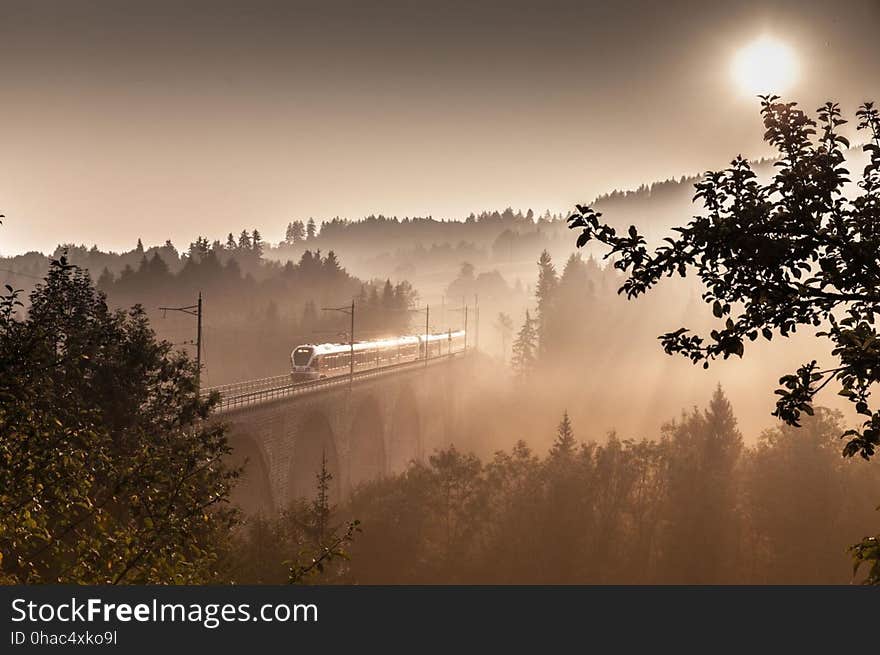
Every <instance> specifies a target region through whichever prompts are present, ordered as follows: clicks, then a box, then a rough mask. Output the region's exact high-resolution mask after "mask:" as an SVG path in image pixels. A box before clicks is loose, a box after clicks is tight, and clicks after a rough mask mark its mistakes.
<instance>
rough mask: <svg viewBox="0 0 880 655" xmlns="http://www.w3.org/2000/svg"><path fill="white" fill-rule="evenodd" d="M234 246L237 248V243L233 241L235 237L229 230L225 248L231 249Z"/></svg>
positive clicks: (233, 248)
mask: <svg viewBox="0 0 880 655" xmlns="http://www.w3.org/2000/svg"><path fill="white" fill-rule="evenodd" d="M236 248H238V244H236V243H235V237H234V236H232V232H230V233H229V235H228V236H227V237H226V249H227V250H230V251H232V250H235V249H236Z"/></svg>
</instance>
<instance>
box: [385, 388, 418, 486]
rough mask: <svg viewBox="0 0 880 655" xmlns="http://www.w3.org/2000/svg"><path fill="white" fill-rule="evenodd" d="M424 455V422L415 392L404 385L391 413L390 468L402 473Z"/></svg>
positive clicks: (389, 437)
mask: <svg viewBox="0 0 880 655" xmlns="http://www.w3.org/2000/svg"><path fill="white" fill-rule="evenodd" d="M421 457H422V422H421V415H420V412H419V406H418V402H417V401H416V397H415V394H414V393H413V392H412V389H411V388H410V387H408V386H404V387H403V388H402V389H401V391H400V395H399V397H398V399H397V403H396V404H395V405H394V411H393V412H392V414H391V429H390V431H389V433H388V470H389V471H390V472H391V473H400V472H401V471H403V470H404V469H406V467H407V466H409V463H410V462H411V461H413V460H420V459H421Z"/></svg>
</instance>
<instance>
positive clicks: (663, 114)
mask: <svg viewBox="0 0 880 655" xmlns="http://www.w3.org/2000/svg"><path fill="white" fill-rule="evenodd" d="M764 34H772V35H773V36H775V38H777V39H779V40H781V41H783V42H785V43H786V44H787V45H788V46H789V47H790V48H792V49H793V50H794V51H795V52H796V53H797V58H798V62H799V66H800V69H801V71H800V80H799V82H798V83H797V84H796V85H795V86H794V87H793V88H792V89H791V90H790V91H789V92H788V93H787V94H786V95H787V96H788V97H792V98H794V99H798V100H800V101H801V102H802V103H803V104H805V105H806V106H808V107H809V108H813V107H814V106H816V105H818V104H819V103H820V101H822V100H824V99H825V98H834V99H837V100H839V101H841V102H842V103H844V105H845V109H846V110H847V111H848V112H850V113H852V111H854V109H855V106H856V104H857V103H858V102H859V101H861V100H863V99H866V98H874V99H877V100H878V101H880V68H878V62H880V37H878V34H880V0H860V1H836V2H827V1H826V2H816V3H812V2H806V1H801V2H786V3H773V2H767V1H764V2H734V1H731V0H727V1H724V2H714V1H713V0H703V1H702V2H660V1H656V2H654V1H652V2H621V1H615V2H604V3H592V2H585V1H581V2H549V1H541V2H536V1H535V0H530V1H529V2H512V1H507V2H480V1H478V0H471V1H470V2H457V1H453V0H442V1H435V2H390V1H385V2H375V3H371V2H367V1H365V0H360V1H355V2H333V1H328V0H323V1H320V2H314V3H303V2H258V1H255V0H250V1H248V2H244V1H241V2H224V1H220V0H214V1H212V2H204V3H202V2H184V1H181V0H176V1H174V2H164V1H159V0H149V1H147V0H142V1H141V2H122V1H120V0H114V1H106V2H97V1H94V2H89V1H85V0H82V1H76V0H61V1H58V2H41V1H39V0H24V1H22V2H11V1H8V0H0V212H2V213H5V214H6V216H7V218H6V221H5V225H4V226H3V227H0V253H3V254H11V253H14V252H21V251H23V250H27V249H41V250H48V249H51V248H53V247H54V245H55V244H56V243H58V242H62V241H74V242H77V243H86V244H89V245H91V244H92V243H97V244H98V245H99V246H101V247H103V248H114V249H121V248H130V247H132V245H133V244H134V241H135V240H136V239H137V237H139V236H140V237H142V238H143V239H144V242H145V243H146V244H151V243H156V242H163V241H164V240H165V239H166V238H171V239H172V240H174V241H175V242H176V243H178V245H185V244H187V243H189V241H191V240H193V239H194V237H195V236H196V235H198V234H206V235H208V236H209V237H212V238H213V237H221V236H222V235H224V234H226V233H227V232H229V231H233V232H236V233H238V232H239V231H240V230H241V229H242V228H243V227H245V226H247V227H253V226H256V227H258V228H260V229H261V231H263V233H264V235H265V236H266V237H267V238H268V239H269V240H278V239H280V238H281V237H282V236H283V229H284V225H286V223H287V221H288V220H291V219H293V218H307V217H308V216H314V217H315V218H316V219H319V220H320V219H322V218H331V217H333V216H335V215H340V216H347V217H359V216H362V215H366V214H370V213H384V214H386V215H399V216H404V215H427V214H431V215H433V216H435V217H438V218H439V217H444V218H459V217H462V216H464V215H466V214H467V213H469V212H471V211H480V210H482V209H496V208H497V209H503V208H504V207H506V206H508V205H510V206H513V207H515V208H523V209H525V208H527V207H532V208H534V209H536V210H538V211H540V210H543V209H545V208H549V209H551V210H567V209H568V208H569V207H570V206H571V205H572V204H573V203H574V202H577V201H583V200H588V199H590V198H592V197H593V196H594V195H595V194H597V193H600V192H603V191H606V190H609V189H611V188H613V187H631V186H637V185H638V184H640V183H641V182H644V181H650V180H654V179H659V178H666V177H669V176H677V175H681V174H683V173H690V172H697V171H701V170H704V169H706V168H710V167H718V166H721V165H723V164H724V163H725V162H726V161H727V160H728V159H729V158H730V157H732V156H733V155H735V154H737V153H738V152H744V153H745V154H747V155H753V156H758V155H761V154H764V153H765V151H764V150H763V148H762V146H761V143H760V134H761V129H760V124H759V122H758V117H757V113H756V109H757V101H756V100H754V99H752V98H748V97H746V95H745V94H744V93H743V92H742V90H741V89H740V88H738V87H737V86H736V85H735V84H734V83H733V81H732V78H731V74H730V66H731V60H732V59H733V57H734V55H735V53H736V52H737V51H738V50H739V49H740V48H742V47H744V46H745V45H747V44H748V43H749V42H751V41H753V40H754V39H756V38H759V37H760V36H762V35H764Z"/></svg>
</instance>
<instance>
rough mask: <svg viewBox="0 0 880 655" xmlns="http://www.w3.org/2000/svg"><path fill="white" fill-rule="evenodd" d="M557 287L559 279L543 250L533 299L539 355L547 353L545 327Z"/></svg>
mask: <svg viewBox="0 0 880 655" xmlns="http://www.w3.org/2000/svg"><path fill="white" fill-rule="evenodd" d="M558 286H559V278H558V277H557V275H556V268H555V267H554V266H553V260H552V259H551V258H550V253H549V252H547V251H546V250H544V251H543V252H541V256H540V258H539V259H538V286H537V288H536V289H535V299H536V300H537V301H538V316H537V321H538V327H537V330H538V347H539V349H540V351H541V353H545V352H546V351H547V346H548V345H549V342H550V334H549V332H550V331H549V330H548V329H547V326H548V325H549V323H550V314H551V312H552V306H553V301H554V296H555V294H556V289H557V287H558Z"/></svg>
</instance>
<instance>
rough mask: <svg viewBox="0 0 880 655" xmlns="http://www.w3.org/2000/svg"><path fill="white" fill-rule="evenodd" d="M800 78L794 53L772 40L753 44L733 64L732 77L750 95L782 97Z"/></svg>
mask: <svg viewBox="0 0 880 655" xmlns="http://www.w3.org/2000/svg"><path fill="white" fill-rule="evenodd" d="M797 74H798V66H797V60H796V57H795V54H794V52H793V51H792V49H791V48H789V47H788V46H787V45H786V44H784V43H782V42H781V41H778V40H777V39H774V38H771V37H762V38H760V39H758V40H756V41H753V42H752V43H750V44H749V45H747V46H745V47H744V48H742V49H741V50H740V51H739V52H738V53H737V54H736V57H734V60H733V77H734V79H735V80H736V82H737V84H738V85H739V87H740V88H741V89H742V90H743V92H745V93H748V94H749V95H757V94H764V93H775V94H777V95H781V94H782V93H784V92H785V91H787V90H788V89H789V88H790V87H791V86H792V84H794V82H795V80H796V79H797Z"/></svg>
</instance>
